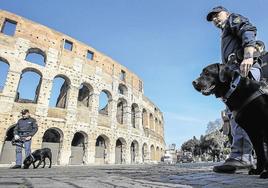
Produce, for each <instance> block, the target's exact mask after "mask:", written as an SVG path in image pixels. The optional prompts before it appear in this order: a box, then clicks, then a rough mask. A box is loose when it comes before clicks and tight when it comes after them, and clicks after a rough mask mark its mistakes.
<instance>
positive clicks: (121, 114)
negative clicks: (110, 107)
mask: <svg viewBox="0 0 268 188" xmlns="http://www.w3.org/2000/svg"><path fill="white" fill-rule="evenodd" d="M126 107H127V101H126V100H125V99H123V98H120V99H119V100H118V102H117V113H116V119H117V122H118V123H120V124H123V123H125V122H126V112H127V110H126Z"/></svg>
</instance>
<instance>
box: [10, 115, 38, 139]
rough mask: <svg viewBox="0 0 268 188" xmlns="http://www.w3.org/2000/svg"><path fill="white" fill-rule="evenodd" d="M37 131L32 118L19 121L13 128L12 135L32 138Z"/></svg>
mask: <svg viewBox="0 0 268 188" xmlns="http://www.w3.org/2000/svg"><path fill="white" fill-rule="evenodd" d="M37 130H38V127H37V123H36V120H35V119H34V118H32V117H29V118H26V119H23V118H21V119H19V120H18V122H17V124H16V126H15V128H14V135H19V136H24V137H27V136H33V135H34V134H35V133H36V132H37Z"/></svg>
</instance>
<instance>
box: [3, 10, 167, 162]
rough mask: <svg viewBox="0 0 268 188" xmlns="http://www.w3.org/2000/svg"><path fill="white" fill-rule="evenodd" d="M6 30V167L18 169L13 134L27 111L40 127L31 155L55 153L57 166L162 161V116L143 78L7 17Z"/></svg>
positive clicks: (68, 40)
mask: <svg viewBox="0 0 268 188" xmlns="http://www.w3.org/2000/svg"><path fill="white" fill-rule="evenodd" d="M0 28H1V33H0V69H2V70H1V72H0V79H1V80H2V81H1V82H0V151H1V152H0V163H1V164H11V163H14V161H15V147H14V146H12V144H11V140H12V138H13V129H14V126H15V124H16V122H17V120H18V119H19V118H20V115H21V114H20V112H21V110H22V109H25V108H27V109H29V110H30V113H31V116H32V117H34V118H35V119H36V120H37V122H38V132H37V133H36V135H35V136H34V137H33V138H32V151H33V150H36V149H40V148H44V147H49V148H51V150H52V153H53V164H57V165H69V164H72V165H73V164H76V165H80V164H131V163H134V164H137V163H139V164H141V163H151V162H157V161H160V158H161V156H162V155H163V153H164V150H165V140H164V119H163V114H162V112H161V111H160V109H159V108H158V107H157V106H156V105H155V104H154V103H153V102H151V101H150V100H149V99H148V98H147V97H145V96H144V88H143V86H144V84H143V81H142V80H141V79H140V78H139V77H138V76H137V75H135V74H134V73H132V72H131V71H129V70H128V69H127V68H126V67H124V66H122V65H121V64H119V63H117V62H115V61H114V60H113V59H111V58H110V57H108V56H106V55H104V54H102V53H101V52H99V51H97V50H95V49H94V48H92V47H90V46H88V45H85V44H83V43H81V42H79V41H77V40H75V39H74V38H71V37H69V36H67V35H65V34H62V33H59V32H57V31H54V30H52V29H50V28H48V27H45V26H43V25H40V24H38V23H34V22H32V21H29V20H27V19H25V18H22V17H20V16H18V15H15V14H13V13H10V12H7V11H3V10H1V11H0ZM27 79H28V80H27ZM25 93H26V94H25ZM52 96H53V97H52ZM54 96H56V98H55V97H54Z"/></svg>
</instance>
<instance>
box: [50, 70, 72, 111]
mask: <svg viewBox="0 0 268 188" xmlns="http://www.w3.org/2000/svg"><path fill="white" fill-rule="evenodd" d="M70 87H71V81H70V79H69V78H68V77H67V76H65V75H61V74H60V75H57V76H55V77H54V79H53V86H52V89H51V95H50V101H49V106H50V107H57V108H66V107H67V105H68V104H67V100H68V95H69V90H70Z"/></svg>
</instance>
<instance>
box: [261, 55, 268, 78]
mask: <svg viewBox="0 0 268 188" xmlns="http://www.w3.org/2000/svg"><path fill="white" fill-rule="evenodd" d="M259 61H260V64H261V67H262V77H263V78H265V79H268V52H264V53H262V54H261V56H260V57H259Z"/></svg>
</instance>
